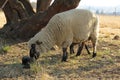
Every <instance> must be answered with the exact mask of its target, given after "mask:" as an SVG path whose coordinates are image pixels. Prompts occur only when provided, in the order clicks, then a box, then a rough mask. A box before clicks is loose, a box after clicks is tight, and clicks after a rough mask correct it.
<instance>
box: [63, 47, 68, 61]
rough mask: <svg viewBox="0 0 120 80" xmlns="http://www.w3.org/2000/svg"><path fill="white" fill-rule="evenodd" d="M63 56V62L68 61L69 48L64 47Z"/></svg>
mask: <svg viewBox="0 0 120 80" xmlns="http://www.w3.org/2000/svg"><path fill="white" fill-rule="evenodd" d="M62 50H63V56H62V62H63V61H64V62H66V61H67V58H68V52H67V48H63V49H62Z"/></svg>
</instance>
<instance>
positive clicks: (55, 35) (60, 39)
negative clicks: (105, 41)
mask: <svg viewBox="0 0 120 80" xmlns="http://www.w3.org/2000/svg"><path fill="white" fill-rule="evenodd" d="M98 35H99V21H98V17H97V16H96V15H95V14H94V13H92V12H90V11H88V10H84V9H72V10H69V11H65V12H62V13H58V14H56V15H54V16H53V17H52V18H51V19H50V21H49V22H48V24H47V25H46V27H44V28H43V29H41V31H39V32H38V33H37V34H36V35H35V36H34V37H32V38H31V39H30V40H29V41H28V46H29V49H30V57H31V58H36V59H38V57H39V54H40V53H45V52H47V51H49V50H50V49H51V48H52V47H53V46H54V45H57V46H58V47H60V48H62V52H63V56H62V61H67V58H68V52H67V48H68V47H70V45H71V44H72V43H78V44H80V43H84V42H86V41H88V40H89V39H90V40H91V41H92V44H93V55H92V56H93V57H95V56H96V45H97V40H98ZM33 45H34V46H33ZM77 55H79V54H77Z"/></svg>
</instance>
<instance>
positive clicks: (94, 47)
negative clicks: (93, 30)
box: [91, 38, 97, 58]
mask: <svg viewBox="0 0 120 80" xmlns="http://www.w3.org/2000/svg"><path fill="white" fill-rule="evenodd" d="M91 41H92V44H93V55H92V57H93V58H94V57H96V56H97V53H96V52H97V50H96V48H97V46H96V45H97V38H94V39H91Z"/></svg>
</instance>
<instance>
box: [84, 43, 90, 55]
mask: <svg viewBox="0 0 120 80" xmlns="http://www.w3.org/2000/svg"><path fill="white" fill-rule="evenodd" d="M85 49H86V50H87V53H88V54H91V53H90V51H89V49H88V46H87V45H86V44H85Z"/></svg>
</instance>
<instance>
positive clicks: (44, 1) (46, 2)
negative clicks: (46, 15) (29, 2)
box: [36, 0, 52, 12]
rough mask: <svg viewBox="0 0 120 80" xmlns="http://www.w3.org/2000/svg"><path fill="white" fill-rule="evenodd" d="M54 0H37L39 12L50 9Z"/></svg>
mask: <svg viewBox="0 0 120 80" xmlns="http://www.w3.org/2000/svg"><path fill="white" fill-rule="evenodd" d="M51 1H52V0H37V8H36V11H37V12H43V11H45V10H47V9H48V7H49V6H50V3H51Z"/></svg>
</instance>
